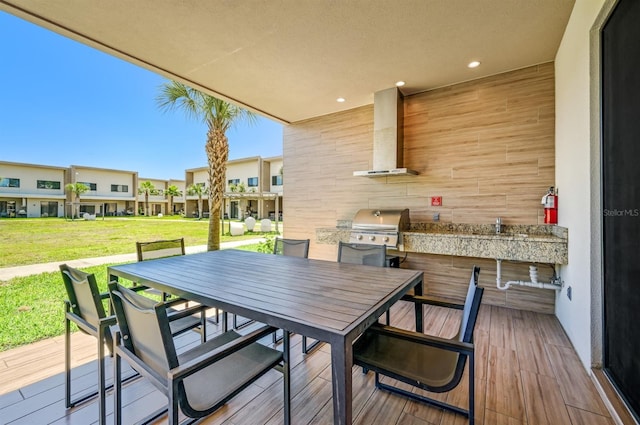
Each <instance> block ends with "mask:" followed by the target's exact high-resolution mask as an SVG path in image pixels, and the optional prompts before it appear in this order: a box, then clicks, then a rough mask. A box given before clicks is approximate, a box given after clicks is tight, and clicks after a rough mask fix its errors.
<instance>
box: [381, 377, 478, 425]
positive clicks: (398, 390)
mask: <svg viewBox="0 0 640 425" xmlns="http://www.w3.org/2000/svg"><path fill="white" fill-rule="evenodd" d="M375 385H376V388H378V389H381V390H385V391H389V392H391V393H395V394H400V395H403V396H405V397H407V398H410V399H412V400H415V401H419V402H422V403H426V404H430V405H432V406H436V407H439V408H441V409H444V410H448V411H450V412H454V413H458V414H460V415H462V416H464V417H467V418H470V416H469V411H468V410H464V409H462V408H460V407H458V406H454V405H452V404H448V403H445V402H442V401H440V400H435V399H432V398H428V397H424V396H421V395H418V394H415V393H412V392H410V391H405V390H403V389H401V388H398V387H394V386H392V385H387V384H383V383H382V382H381V381H380V374H379V373H378V372H375ZM470 421H471V424H473V420H472V419H470Z"/></svg>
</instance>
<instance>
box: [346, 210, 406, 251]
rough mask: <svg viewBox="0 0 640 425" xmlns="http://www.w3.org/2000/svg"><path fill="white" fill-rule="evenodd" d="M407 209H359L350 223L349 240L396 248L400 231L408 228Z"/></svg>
mask: <svg viewBox="0 0 640 425" xmlns="http://www.w3.org/2000/svg"><path fill="white" fill-rule="evenodd" d="M409 224H410V222H409V209H408V208H405V209H403V210H375V209H373V210H372V209H362V210H359V211H358V212H357V213H356V215H355V217H354V218H353V221H352V224H351V236H350V238H349V242H351V243H360V244H369V245H386V246H387V247H389V248H396V249H397V248H398V242H399V241H400V232H402V231H405V230H408V229H409Z"/></svg>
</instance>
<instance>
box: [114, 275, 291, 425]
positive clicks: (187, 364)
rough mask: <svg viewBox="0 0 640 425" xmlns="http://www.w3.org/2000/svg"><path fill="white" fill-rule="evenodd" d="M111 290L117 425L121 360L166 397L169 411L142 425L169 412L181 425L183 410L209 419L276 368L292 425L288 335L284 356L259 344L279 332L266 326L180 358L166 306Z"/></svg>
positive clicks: (232, 334)
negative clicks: (115, 328) (114, 320)
mask: <svg viewBox="0 0 640 425" xmlns="http://www.w3.org/2000/svg"><path fill="white" fill-rule="evenodd" d="M109 291H110V293H111V299H112V302H113V306H114V310H115V312H116V317H117V320H118V326H119V328H120V333H121V335H120V334H116V338H115V344H114V351H115V366H116V367H115V372H114V379H115V384H114V386H115V392H114V395H115V397H114V414H115V423H116V424H120V423H121V422H122V386H121V382H120V379H119V370H120V367H121V364H120V362H121V358H124V359H125V360H126V361H127V362H128V363H129V364H130V365H131V367H133V368H134V369H135V370H137V371H139V372H140V373H141V374H142V375H143V376H145V377H146V378H147V379H149V381H150V382H151V383H152V384H153V385H154V386H155V387H156V388H157V389H158V390H159V391H161V392H162V393H163V394H165V396H167V398H168V401H169V406H168V409H162V410H161V411H158V412H153V413H152V414H151V415H149V416H148V417H147V418H145V420H144V422H147V421H151V420H153V419H155V418H157V417H159V416H160V415H161V414H163V413H164V412H166V411H167V410H168V414H169V415H168V416H169V417H168V422H169V424H177V423H178V417H179V416H178V409H179V407H180V408H181V410H182V412H183V413H184V414H185V415H187V416H189V417H190V418H202V417H205V416H208V415H209V414H211V413H213V412H214V411H216V410H217V409H219V408H220V407H221V406H222V405H224V404H225V403H226V402H227V401H228V400H230V399H231V398H233V397H234V396H235V395H236V394H238V393H239V392H240V391H242V390H243V389H244V388H246V387H247V386H249V385H250V384H251V383H253V382H255V381H256V380H257V379H258V378H260V377H261V376H262V375H263V374H265V373H266V372H268V371H269V370H270V369H271V368H274V367H275V368H277V369H279V370H280V371H282V372H283V374H284V379H283V384H284V385H283V386H284V397H285V402H284V407H285V409H284V419H285V420H284V422H285V424H288V423H289V421H290V411H289V409H290V402H289V397H290V395H289V390H290V381H289V363H288V359H289V351H288V343H289V334H288V333H285V343H286V344H285V347H284V350H285V351H284V353H283V352H281V351H278V350H275V349H273V348H269V347H266V346H264V345H261V344H259V343H258V342H257V341H258V340H259V339H261V338H263V337H264V336H266V335H268V334H269V333H272V332H273V331H274V330H275V328H272V327H269V326H265V327H264V328H261V329H258V330H256V331H253V332H251V333H250V334H248V335H244V336H242V335H240V334H238V333H237V332H235V331H229V332H225V333H223V334H221V335H218V336H216V337H215V338H213V339H211V340H209V341H207V342H205V343H204V344H201V345H198V346H196V347H194V348H192V349H190V350H189V351H187V352H185V353H182V354H180V355H179V354H178V353H177V351H176V347H175V343H174V341H173V339H172V338H171V337H170V332H169V323H168V317H167V314H166V307H165V305H164V304H163V303H153V302H152V300H150V299H148V298H145V297H142V296H140V295H138V294H136V293H135V292H133V291H131V290H130V289H128V288H125V287H122V286H121V285H118V284H117V283H116V282H111V283H109ZM280 363H282V365H280Z"/></svg>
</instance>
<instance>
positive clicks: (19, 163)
mask: <svg viewBox="0 0 640 425" xmlns="http://www.w3.org/2000/svg"><path fill="white" fill-rule="evenodd" d="M0 165H15V166H19V167H37V168H49V169H53V170H63V171H67V170H69V167H61V166H58V165H40V164H29V163H27V162H10V161H0Z"/></svg>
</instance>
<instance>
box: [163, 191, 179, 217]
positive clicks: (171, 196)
mask: <svg viewBox="0 0 640 425" xmlns="http://www.w3.org/2000/svg"><path fill="white" fill-rule="evenodd" d="M164 194H165V196H167V197H168V198H169V205H168V208H169V211H167V213H169V212H171V214H172V215H173V197H174V196H182V191H181V190H180V189H178V186H176V185H175V184H172V185H171V186H169V187H168V188H167V189H166V190H165V191H164Z"/></svg>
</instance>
